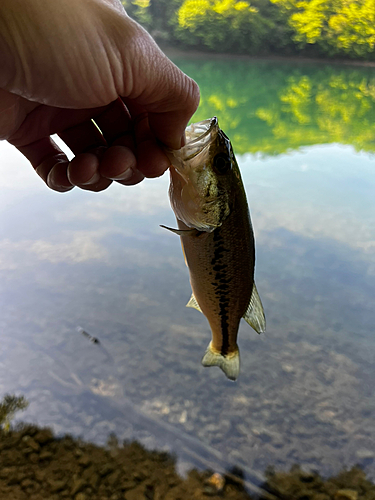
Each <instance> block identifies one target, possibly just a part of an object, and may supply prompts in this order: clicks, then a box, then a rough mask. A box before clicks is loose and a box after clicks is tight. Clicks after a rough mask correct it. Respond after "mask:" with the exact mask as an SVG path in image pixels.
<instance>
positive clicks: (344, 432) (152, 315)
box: [0, 62, 375, 474]
mask: <svg viewBox="0 0 375 500" xmlns="http://www.w3.org/2000/svg"><path fill="white" fill-rule="evenodd" d="M186 64H190V65H192V64H193V63H191V62H189V63H186ZM222 64H224V63H222ZM228 64H229V63H228ZM246 64H247V63H246ZM255 66H256V67H255V68H250V69H249V68H248V66H246V68H244V69H243V70H241V71H243V74H244V75H247V71H250V75H252V76H254V71H256V72H258V73H257V74H258V75H259V77H258V80H257V82H258V84H257V85H256V82H255V83H254V86H253V87H252V88H251V89H252V90H251V89H250V90H251V91H252V92H255V93H256V92H261V91H262V92H263V97H264V99H263V101H264V102H261V100H260V99H258V98H257V97H256V96H257V94H255V97H253V98H249V96H248V93H249V92H250V90H249V88H247V89H246V91H245V89H244V88H240V89H236V87H235V86H233V92H234V91H235V90H238V93H239V97H238V100H239V102H242V101H241V99H243V97H241V96H247V101H246V103H250V102H253V101H256V100H257V101H258V102H257V104H256V109H261V108H262V109H266V107H267V106H268V107H270V106H271V107H272V105H271V104H270V102H268V104H267V102H265V101H266V94H267V92H266V91H265V89H264V88H262V89H261V88H260V83H261V82H273V83H272V85H271V84H270V88H273V89H274V90H273V95H274V96H275V95H279V92H280V91H279V90H278V89H279V87H278V86H277V85H276V83H277V80H275V78H274V73H273V72H276V73H277V74H281V73H282V74H283V75H284V76H283V81H285V79H287V77H286V75H285V74H284V73H285V71H284V73H283V72H282V71H281V69H280V68H274V69H272V68H271V69H270V68H269V66H267V65H265V66H264V65H263V66H262V65H261V64H258V65H255ZM220 67H221V66H220ZM194 68H195V69H194ZM194 68H193V66H191V71H190V73H191V74H192V76H195V77H197V75H199V74H200V73H199V72H202V71H203V69H204V68H205V66H204V65H203V66H196V67H194ZM262 68H263V69H262ZM185 69H186V68H185ZM193 70H194V71H195V72H196V73H195V74H194V71H193ZM261 70H262V71H263V73H262V71H261ZM205 71H206V70H205ZM272 71H273V72H272ZM294 71H295V72H298V71H302V70H301V69H300V68H297V69H295V70H294ZM309 71H310V70H309ZM321 71H323V70H321ZM324 71H325V72H328V73H329V72H330V71H331V70H330V69H324ZM340 71H341V69H340ZM342 71H343V72H344V73H345V72H348V71H347V70H346V69H344V70H342ZM358 71H359V70H358ZM366 71H367V70H364V75H365V76H364V77H363V78H365V77H366ZM270 72H271V73H270ZM227 73H228V74H229V73H230V72H229V71H227ZM202 74H203V73H202ZM312 74H313V72H312V70H311V75H312ZM329 74H331V73H329ZM309 75H310V73H308V76H309ZM309 77H310V76H309ZM331 77H332V75H331V76H330V78H331ZM228 78H232V77H231V76H230V74H229V77H228ZM246 78H248V79H249V80H248V81H249V82H250V81H252V79H251V78H250V76H247V77H246ZM280 78H281V76H280ZM294 78H296V77H295V76H294ZM311 78H312V76H311ZM219 80H220V79H218V80H217V81H219ZM223 80H224V79H223V77H221V81H223ZM229 81H231V80H229ZM316 81H318V79H317V80H316ZM199 83H201V85H202V87H203V96H205V88H206V87H205V85H206V84H205V81H204V79H203V77H202V81H200V82H199ZM225 85H229V84H228V83H226V84H225ZM233 85H234V84H233ZM263 87H264V85H263ZM257 89H258V90H257ZM222 92H223V93H224V94H227V91H226V90H225V88H224V90H222ZM284 94H285V91H284V90H283V91H282V95H284ZM204 99H205V98H204ZM342 99H344V97H342ZM207 102H208V100H204V101H203V107H202V110H201V111H200V112H201V113H205V114H207V116H210V115H211V114H213V109H212V107H209V108H207ZM274 102H276V101H274ZM205 103H206V104H205ZM246 103H245V104H246ZM227 104H228V103H227ZM205 106H206V107H205ZM254 106H255V104H254ZM245 108H246V106H245V107H244V108H241V110H242V111H241V113H243V114H242V115H241V113H239V115H238V116H239V118H238V119H239V120H240V121H239V122H238V123H234V121H233V120H235V116H236V114H237V112H238V111H239V109H237V110H236V108H235V107H232V108H231V109H232V110H234V111H231V113H232V115H230V116H232V117H233V119H232V118H231V119H232V122H230V121H228V120H229V118H227V117H228V113H229V111H228V106H227V107H225V108H224V109H223V111H222V113H221V112H220V114H219V113H218V114H219V116H220V120H221V122H224V123H222V125H223V128H224V129H226V128H227V127H228V128H229V130H226V132H228V133H229V135H230V134H231V133H232V134H233V135H234V136H235V138H236V139H235V140H236V141H237V145H238V148H237V149H239V150H240V151H242V152H245V151H246V154H243V155H237V156H238V161H239V164H240V166H241V169H242V172H243V179H244V184H245V186H246V190H247V193H248V197H249V202H250V208H251V210H252V219H253V223H254V226H255V233H256V238H257V267H256V274H257V286H258V289H259V291H260V294H261V296H262V300H263V302H264V307H265V310H266V314H267V321H268V331H267V333H266V334H265V335H261V336H258V335H255V334H254V333H253V332H251V331H250V329H249V328H248V327H247V325H245V324H244V325H242V326H241V329H240V333H239V343H240V349H241V353H242V370H241V376H240V379H239V381H238V383H236V384H233V383H231V382H228V381H227V380H226V379H225V377H224V376H223V375H222V373H221V372H220V371H219V370H215V369H211V370H208V369H204V368H203V367H201V366H200V358H201V356H202V355H203V352H204V350H205V348H206V345H207V343H208V340H209V338H210V330H209V326H208V323H207V321H206V320H205V318H204V317H203V316H202V315H200V314H199V313H198V312H196V311H194V310H191V309H186V308H185V307H184V306H185V304H186V302H187V300H188V299H189V297H190V287H189V284H188V273H187V269H186V267H185V264H184V262H183V258H182V255H181V250H180V244H179V241H178V238H177V237H176V236H175V235H173V234H169V233H168V232H167V231H165V230H163V229H161V228H159V224H160V223H162V224H165V225H167V226H168V225H169V226H173V224H174V218H173V213H172V211H171V210H170V208H169V205H168V199H167V189H168V178H167V176H164V177H163V178H161V179H156V180H152V181H146V182H144V183H142V184H141V185H139V186H135V187H132V188H124V187H122V186H112V187H111V188H110V189H109V190H107V191H106V192H104V193H99V194H94V193H87V192H78V191H74V190H73V191H72V192H70V193H66V194H64V195H59V194H56V193H52V192H49V191H48V190H47V189H46V188H45V187H44V186H43V185H42V184H41V183H40V182H39V180H38V179H36V178H35V177H33V174H32V172H30V173H29V172H26V169H28V168H29V167H28V166H27V165H26V163H25V164H24V165H23V168H24V171H22V172H23V173H22V176H21V178H20V179H19V180H20V181H22V183H21V184H17V182H16V181H14V183H13V184H12V182H11V178H10V176H9V170H8V166H7V162H2V164H1V167H0V168H1V172H0V182H1V179H3V183H4V179H5V180H6V189H4V188H3V189H2V194H4V196H3V197H2V202H1V205H0V209H1V212H0V221H1V222H0V224H1V227H2V233H3V237H2V239H1V240H0V277H1V279H0V294H1V304H2V314H1V317H0V324H1V330H0V335H1V339H0V341H1V344H2V350H1V353H0V363H1V371H0V387H1V393H2V394H5V393H7V392H11V393H13V392H16V393H18V392H21V393H22V394H24V395H25V396H26V398H27V399H28V401H29V402H30V406H29V408H28V409H27V411H26V412H25V414H24V415H23V416H22V417H23V418H25V419H27V420H29V421H30V420H32V421H36V422H38V423H39V424H41V425H52V426H53V428H54V429H55V430H56V431H58V432H65V431H69V432H71V433H73V434H76V435H82V436H84V437H85V438H87V439H92V440H93V441H96V442H105V441H106V439H107V437H108V433H109V432H116V434H117V435H118V437H119V439H123V438H133V437H135V438H139V439H142V440H143V442H145V443H147V444H149V445H152V446H156V445H160V443H161V445H162V446H169V447H171V448H173V446H174V444H173V442H174V441H175V440H176V438H173V437H172V438H171V439H169V441H168V440H167V442H166V441H165V440H164V442H163V439H164V438H165V436H166V435H168V436H171V435H172V436H173V435H176V434H173V432H175V433H177V435H178V436H179V439H180V440H182V442H183V443H184V447H185V448H186V449H190V450H191V451H192V452H194V447H198V444H197V443H198V442H199V441H200V444H201V445H202V446H204V447H207V449H210V450H212V453H211V452H210V453H211V454H210V457H212V456H214V457H215V456H216V459H217V460H218V458H217V457H219V458H220V457H221V458H223V457H224V458H225V460H227V461H230V462H232V463H236V464H239V465H243V466H246V467H248V468H249V469H253V470H254V471H259V472H262V471H264V469H265V468H266V467H267V466H268V465H270V464H271V465H275V466H276V467H282V468H286V467H289V466H290V465H292V464H293V463H295V462H298V463H300V464H302V465H303V466H305V467H309V468H314V469H318V470H320V471H321V472H323V473H324V474H329V473H333V472H336V471H337V470H339V469H340V468H341V467H342V466H343V465H348V466H349V465H352V464H355V463H361V464H362V466H364V467H366V468H367V470H368V471H369V473H370V474H371V465H372V464H373V463H374V460H375V453H374V452H373V450H374V449H375V423H374V421H373V419H372V415H373V414H374V411H375V403H374V401H375V399H374V388H373V387H374V386H373V383H372V381H373V379H374V376H375V368H374V366H375V365H374V354H375V344H374V336H373V324H374V320H375V317H374V310H373V304H372V297H374V296H375V285H374V273H375V267H374V251H375V226H374V220H375V217H374V216H375V200H374V197H373V195H372V193H373V188H374V180H373V176H372V175H371V172H372V170H373V166H374V159H373V157H372V156H371V155H370V154H369V153H366V152H361V153H358V152H356V151H355V148H354V147H353V146H356V144H357V143H356V142H355V141H354V139H353V138H354V137H358V133H357V131H356V129H355V124H352V126H350V127H349V125H348V130H349V128H350V129H351V130H352V131H354V132H353V134H352V135H350V136H349V135H348V136H347V137H351V138H352V139H353V140H352V139H351V141H352V144H353V146H342V145H339V144H331V145H327V144H326V145H315V146H312V147H307V146H306V147H304V148H301V149H299V150H298V151H294V152H293V153H288V154H282V155H279V156H271V157H270V156H264V155H260V154H259V153H258V154H251V151H257V152H259V151H263V153H264V152H265V151H266V152H267V149H264V150H262V148H261V144H262V142H261V141H265V143H268V144H270V146H269V147H270V148H271V149H269V151H271V152H272V153H275V152H277V151H281V150H283V151H284V150H286V149H290V148H291V147H293V145H292V146H291V143H290V142H288V141H286V139H285V138H284V139H285V140H284V139H283V140H282V141H281V139H280V137H277V136H276V135H273V132H272V129H271V127H270V126H269V125H267V124H266V122H264V121H263V122H262V121H261V122H259V118H256V120H258V121H257V122H255V121H254V120H255V118H254V117H256V115H255V112H253V111H251V110H250V111H251V112H250V111H249V113H250V114H248V115H246V114H245V111H244V109H245ZM280 109H281V108H280ZM216 111H217V110H216ZM369 112H370V111H369ZM221 114H222V115H223V116H222V117H221ZM244 116H247V118H246V120H247V121H246V120H245V118H243V117H244ZM249 117H250V118H249ZM244 120H245V121H244ZM252 120H253V121H252ZM338 120H339V119H338ZM353 120H354V118H353ZM250 123H252V124H253V128H246V127H250V125H249V124H250ZM255 123H256V126H255ZM259 123H263V125H264V127H266V128H264V127H263V125H262V127H263V128H262V131H263V132H261V131H260V130H259V128H261V127H260V126H259ZM358 127H359V125H358ZM291 130H292V129H291ZM241 137H242V138H246V141H247V142H241V140H240V139H241ZM249 138H250V139H249ZM244 140H245V139H244ZM343 142H350V141H349V139H348V140H347V141H343ZM250 143H251V144H250ZM303 144H305V143H303ZM358 144H359V143H358ZM366 144H369V143H366ZM0 147H1V152H2V153H3V155H4V156H3V157H5V156H6V157H7V159H8V160H9V161H10V162H13V164H18V163H22V161H21V160H20V159H19V157H18V156H16V155H17V153H16V152H14V151H13V150H11V149H9V148H7V147H6V145H4V144H0ZM235 147H236V144H235ZM267 147H268V146H267ZM369 147H370V146H369ZM241 148H242V149H241ZM254 148H257V149H254ZM18 168H19V171H21V169H22V165H19V166H18ZM18 175H20V174H18ZM78 325H81V326H82V327H83V328H84V329H85V330H86V331H88V332H89V333H90V334H91V335H93V336H95V337H98V338H99V339H100V342H101V344H100V346H97V345H92V344H90V343H89V342H87V339H85V338H83V337H82V335H80V334H79V333H77V330H76V329H77V326H78ZM104 401H105V405H104V403H103V402H104ZM137 415H138V417H137ZM139 415H142V416H144V418H145V419H144V420H142V418H143V417H142V418H141V417H139ZM147 416H148V417H149V420H147V418H146V417H147ZM150 422H154V423H153V424H152V425H151V424H150ZM155 422H156V424H155ZM159 423H160V425H159ZM166 426H169V427H166ZM166 429H169V430H168V431H167V430H166ZM169 432H171V434H169ZM183 436H186V441H184V439H185V438H184V437H183ZM189 439H190V441H189ZM187 443H188V444H187ZM197 450H198V448H196V453H198V455H199V450H198V451H197ZM215 454H216V455H215ZM186 460H190V461H193V458H192V453H190V455H189V457H188V458H186Z"/></svg>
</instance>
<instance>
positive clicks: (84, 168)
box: [68, 150, 112, 191]
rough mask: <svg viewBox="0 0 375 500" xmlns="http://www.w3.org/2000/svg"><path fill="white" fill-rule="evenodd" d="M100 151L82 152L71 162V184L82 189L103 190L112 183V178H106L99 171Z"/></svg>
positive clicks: (69, 169) (69, 172)
mask: <svg viewBox="0 0 375 500" xmlns="http://www.w3.org/2000/svg"><path fill="white" fill-rule="evenodd" d="M101 156H102V155H101V153H100V151H98V150H96V151H95V152H93V153H81V154H79V155H77V156H76V157H75V158H73V160H72V161H71V162H70V163H69V166H68V179H69V182H70V183H71V184H73V185H74V186H78V187H80V188H81V189H86V190H90V191H102V190H103V189H106V188H107V187H108V186H110V185H111V184H112V180H111V179H106V178H104V177H102V176H101V174H100V172H99V164H100V157H101Z"/></svg>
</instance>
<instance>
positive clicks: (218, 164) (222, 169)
mask: <svg viewBox="0 0 375 500" xmlns="http://www.w3.org/2000/svg"><path fill="white" fill-rule="evenodd" d="M214 167H215V170H216V171H217V173H218V174H226V173H227V172H229V170H230V169H231V168H232V162H231V160H230V156H229V155H226V154H225V153H218V154H217V155H216V156H215V157H214Z"/></svg>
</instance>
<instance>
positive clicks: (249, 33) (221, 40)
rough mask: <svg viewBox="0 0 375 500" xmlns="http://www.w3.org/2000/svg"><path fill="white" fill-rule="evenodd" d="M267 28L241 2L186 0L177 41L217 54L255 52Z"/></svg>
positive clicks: (254, 11) (180, 11) (259, 17)
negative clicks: (202, 47) (216, 52)
mask: <svg viewBox="0 0 375 500" xmlns="http://www.w3.org/2000/svg"><path fill="white" fill-rule="evenodd" d="M269 24H270V22H269V21H267V20H266V19H265V18H264V17H263V16H261V15H260V14H259V11H258V9H257V8H256V7H254V6H252V5H251V4H250V3H249V2H248V1H243V0H241V1H237V0H185V2H184V3H183V4H182V6H181V7H180V9H179V11H178V25H179V32H178V33H179V36H180V39H181V40H184V41H185V43H186V44H188V45H198V46H199V45H200V46H204V47H206V48H209V49H211V50H216V51H219V52H220V51H221V52H223V51H235V52H247V53H252V52H255V51H258V50H259V49H260V45H261V43H262V41H263V40H264V38H265V36H266V33H267V31H268V29H269Z"/></svg>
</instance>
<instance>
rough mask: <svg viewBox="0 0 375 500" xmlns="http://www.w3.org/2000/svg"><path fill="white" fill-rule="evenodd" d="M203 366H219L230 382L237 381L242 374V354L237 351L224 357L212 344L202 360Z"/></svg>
mask: <svg viewBox="0 0 375 500" xmlns="http://www.w3.org/2000/svg"><path fill="white" fill-rule="evenodd" d="M202 365H203V366H218V367H219V368H221V369H222V370H223V372H224V373H225V375H226V376H227V377H228V378H229V379H230V380H236V378H237V377H238V375H239V373H240V352H239V350H238V349H237V351H235V352H231V353H230V354H227V355H223V354H220V353H219V352H217V351H215V350H214V349H213V348H212V343H211V342H210V343H209V344H208V347H207V351H206V353H205V355H204V356H203V359H202Z"/></svg>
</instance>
